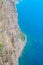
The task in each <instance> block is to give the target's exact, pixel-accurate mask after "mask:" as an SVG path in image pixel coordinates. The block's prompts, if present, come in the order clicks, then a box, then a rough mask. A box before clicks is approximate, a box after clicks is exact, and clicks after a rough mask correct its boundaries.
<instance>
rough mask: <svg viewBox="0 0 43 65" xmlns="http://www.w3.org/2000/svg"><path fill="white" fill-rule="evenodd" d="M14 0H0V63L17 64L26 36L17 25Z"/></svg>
mask: <svg viewBox="0 0 43 65" xmlns="http://www.w3.org/2000/svg"><path fill="white" fill-rule="evenodd" d="M15 3H16V0H0V65H18V58H19V56H20V55H21V52H22V50H23V48H24V46H25V43H26V37H25V35H24V34H23V33H22V32H21V30H20V29H19V26H18V13H17V11H16V4H15Z"/></svg>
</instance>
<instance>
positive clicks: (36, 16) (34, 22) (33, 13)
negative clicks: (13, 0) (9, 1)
mask: <svg viewBox="0 0 43 65" xmlns="http://www.w3.org/2000/svg"><path fill="white" fill-rule="evenodd" d="M17 11H18V19H19V20H18V24H19V26H20V28H21V30H22V31H23V32H24V33H25V34H26V35H27V43H26V46H25V48H24V50H23V53H22V56H21V57H20V58H19V65H43V0H23V1H21V2H20V3H19V4H18V5H17Z"/></svg>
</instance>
